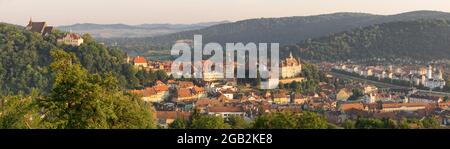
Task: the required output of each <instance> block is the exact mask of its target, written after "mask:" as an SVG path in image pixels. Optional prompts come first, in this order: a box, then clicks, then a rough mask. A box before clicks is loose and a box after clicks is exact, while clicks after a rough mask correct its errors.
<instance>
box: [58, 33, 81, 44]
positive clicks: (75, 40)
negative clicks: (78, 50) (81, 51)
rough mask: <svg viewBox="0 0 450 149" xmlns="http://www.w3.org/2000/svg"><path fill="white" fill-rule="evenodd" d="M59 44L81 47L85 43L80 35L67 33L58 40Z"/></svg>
mask: <svg viewBox="0 0 450 149" xmlns="http://www.w3.org/2000/svg"><path fill="white" fill-rule="evenodd" d="M57 41H58V43H61V44H65V45H71V46H80V45H81V44H82V43H83V42H84V41H83V38H81V36H80V35H78V34H75V33H67V34H65V35H64V36H63V37H61V38H58V40H57Z"/></svg>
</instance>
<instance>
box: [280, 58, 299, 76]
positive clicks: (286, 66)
mask: <svg viewBox="0 0 450 149" xmlns="http://www.w3.org/2000/svg"><path fill="white" fill-rule="evenodd" d="M280 65H281V78H293V77H296V76H298V75H300V73H301V72H302V64H301V63H300V60H297V59H295V58H294V57H293V56H292V52H291V53H290V55H289V58H286V59H285V60H283V61H281V63H280Z"/></svg>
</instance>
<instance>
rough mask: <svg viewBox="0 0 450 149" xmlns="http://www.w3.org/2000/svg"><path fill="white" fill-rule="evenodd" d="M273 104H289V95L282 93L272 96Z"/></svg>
mask: <svg viewBox="0 0 450 149" xmlns="http://www.w3.org/2000/svg"><path fill="white" fill-rule="evenodd" d="M273 102H274V103H276V104H289V103H290V100H289V95H287V94H286V93H284V92H279V93H276V94H274V95H273Z"/></svg>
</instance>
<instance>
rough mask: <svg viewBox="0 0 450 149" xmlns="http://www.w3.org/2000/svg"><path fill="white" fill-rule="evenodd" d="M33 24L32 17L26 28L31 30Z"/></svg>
mask: <svg viewBox="0 0 450 149" xmlns="http://www.w3.org/2000/svg"><path fill="white" fill-rule="evenodd" d="M32 26H33V19H32V18H31V17H30V20H29V21H28V25H27V26H26V28H27V29H28V30H30V29H31V27H32Z"/></svg>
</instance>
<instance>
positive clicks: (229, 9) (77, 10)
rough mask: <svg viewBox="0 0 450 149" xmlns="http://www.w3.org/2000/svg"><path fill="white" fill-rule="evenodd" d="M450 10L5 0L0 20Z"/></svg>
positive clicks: (348, 0) (417, 4) (263, 2)
mask: <svg viewBox="0 0 450 149" xmlns="http://www.w3.org/2000/svg"><path fill="white" fill-rule="evenodd" d="M414 10H438V11H445V12H450V0H0V22H8V23H14V24H20V25H24V24H26V23H27V22H28V19H29V18H30V17H32V18H33V20H34V21H43V20H45V21H48V23H50V24H51V25H65V24H73V23H102V24H109V23H125V24H143V23H197V22H208V21H222V20H229V21H236V20H242V19H248V18H260V17H283V16H305V15H315V14H324V13H333V12H367V13H374V14H396V13H401V12H407V11H414Z"/></svg>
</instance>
